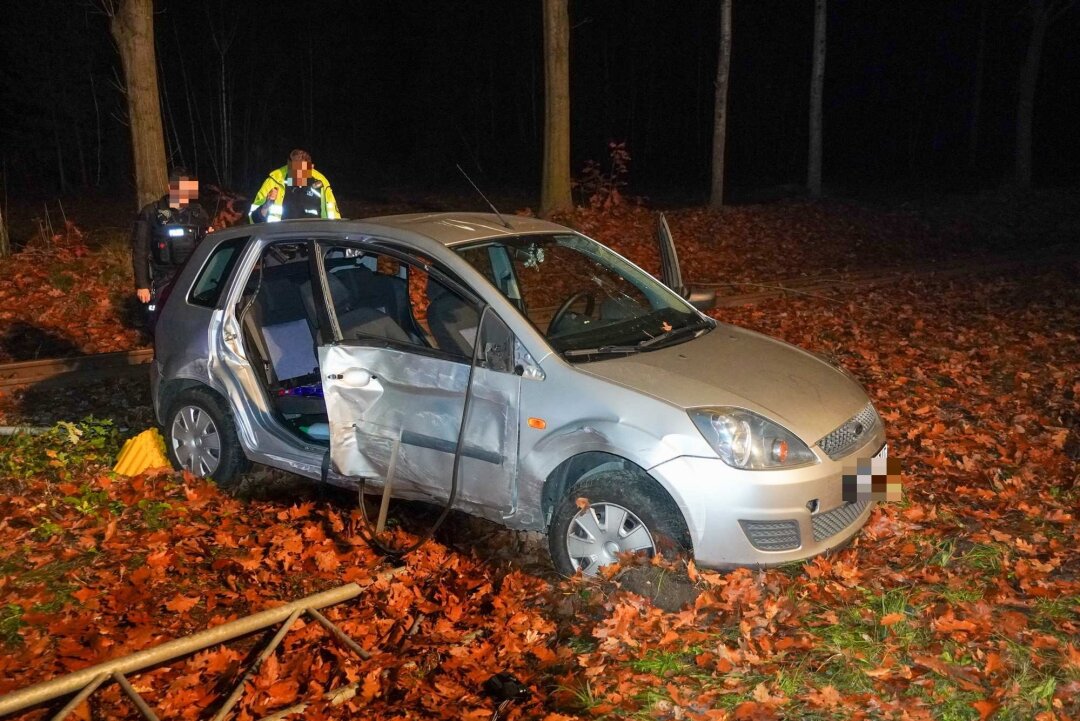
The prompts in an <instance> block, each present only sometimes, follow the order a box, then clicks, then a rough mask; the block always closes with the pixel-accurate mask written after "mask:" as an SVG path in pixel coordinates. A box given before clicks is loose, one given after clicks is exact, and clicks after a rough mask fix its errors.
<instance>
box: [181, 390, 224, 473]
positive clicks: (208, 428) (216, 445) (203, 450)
mask: <svg viewBox="0 0 1080 721" xmlns="http://www.w3.org/2000/svg"><path fill="white" fill-rule="evenodd" d="M169 436H170V438H169V440H170V442H171V443H172V449H173V453H175V454H176V459H177V460H178V461H180V465H181V467H183V468H185V469H187V470H189V471H191V472H192V473H194V474H195V475H196V476H200V477H202V478H206V477H207V476H209V475H210V474H212V473H213V472H214V471H216V470H217V467H218V464H219V463H221V436H220V435H218V429H217V426H215V425H214V420H213V419H212V418H211V417H210V414H209V413H207V412H206V411H204V410H203V409H202V408H199V407H198V406H184V407H183V408H181V409H180V412H179V413H177V414H176V417H175V418H173V423H172V429H171V432H170V433H169Z"/></svg>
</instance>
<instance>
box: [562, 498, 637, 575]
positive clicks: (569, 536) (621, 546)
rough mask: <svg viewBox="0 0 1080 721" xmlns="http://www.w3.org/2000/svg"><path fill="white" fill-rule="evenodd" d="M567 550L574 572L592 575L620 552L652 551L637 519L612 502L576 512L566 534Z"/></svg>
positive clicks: (594, 505)
mask: <svg viewBox="0 0 1080 721" xmlns="http://www.w3.org/2000/svg"><path fill="white" fill-rule="evenodd" d="M566 550H567V552H568V553H569V554H570V562H571V563H573V564H574V568H575V569H576V570H580V571H581V572H582V573H584V574H585V575H586V576H593V575H595V574H596V572H597V571H598V570H599V569H600V567H601V566H606V565H608V564H609V563H615V561H617V560H619V554H620V553H637V552H640V551H649V552H653V551H655V546H654V544H653V537H652V534H651V533H649V529H648V528H646V527H645V524H644V523H642V522H641V519H639V518H638V517H637V516H635V515H634V514H633V513H631V512H630V511H628V510H627V509H625V508H623V507H622V506H620V505H618V504H615V503H594V504H592V505H591V506H589V507H588V508H586V509H585V510H583V511H579V512H578V514H577V515H576V516H574V518H573V519H572V520H571V521H570V528H568V529H567V531H566Z"/></svg>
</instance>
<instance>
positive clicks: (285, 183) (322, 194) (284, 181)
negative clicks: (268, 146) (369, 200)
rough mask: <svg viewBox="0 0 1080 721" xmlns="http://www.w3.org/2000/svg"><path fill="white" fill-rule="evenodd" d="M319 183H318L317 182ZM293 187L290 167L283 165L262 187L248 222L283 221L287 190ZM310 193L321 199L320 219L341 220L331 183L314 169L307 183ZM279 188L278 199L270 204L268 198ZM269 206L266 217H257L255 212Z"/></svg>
mask: <svg viewBox="0 0 1080 721" xmlns="http://www.w3.org/2000/svg"><path fill="white" fill-rule="evenodd" d="M316 181H318V182H316ZM291 186H292V178H290V177H289V166H288V165H283V166H282V167H280V168H278V169H277V170H274V171H273V172H271V173H270V175H268V176H267V178H266V180H264V181H263V184H262V187H260V188H259V192H258V193H257V194H256V195H255V199H254V200H253V201H251V209H250V210H248V220H249V221H250V222H252V223H261V222H263V220H265V221H266V222H267V223H276V222H278V221H279V220H281V219H282V218H283V217H284V215H285V196H286V190H287V189H288V188H290V187H291ZM307 187H308V192H309V193H312V194H314V195H316V196H318V197H319V198H320V201H319V208H320V214H319V217H320V218H340V217H341V213H339V212H338V208H337V200H336V199H335V198H334V191H333V190H332V189H331V188H330V181H329V180H327V178H326V176H325V175H323V174H322V173H320V172H319V171H318V170H315V169H314V168H313V169H312V170H311V177H310V178H308V182H307ZM272 188H277V189H278V193H277V198H276V199H275V200H274V201H273V202H270V200H269V199H268V196H269V195H270V190H271V189H272ZM264 205H266V206H267V213H266V217H265V218H263V217H261V215H257V214H256V212H255V211H257V210H259V208H261V207H263V206H264Z"/></svg>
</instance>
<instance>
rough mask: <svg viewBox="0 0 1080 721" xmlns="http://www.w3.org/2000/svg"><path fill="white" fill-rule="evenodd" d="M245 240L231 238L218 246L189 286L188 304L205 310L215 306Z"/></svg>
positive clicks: (245, 242)
mask: <svg viewBox="0 0 1080 721" xmlns="http://www.w3.org/2000/svg"><path fill="white" fill-rule="evenodd" d="M247 241H248V239H247V238H233V239H232V240H226V241H225V242H223V243H222V244H221V245H219V246H218V247H217V248H216V249H215V250H214V252H213V253H211V254H210V257H209V258H207V259H206V264H205V265H204V266H203V268H202V270H201V271H199V275H198V277H197V278H195V282H194V283H193V284H192V285H191V293H190V294H189V295H188V302H190V303H192V304H193V305H201V306H203V307H206V308H214V307H216V306H217V303H218V300H219V299H220V298H221V291H223V290H224V289H225V283H226V282H227V281H228V280H229V276H230V275H231V274H232V270H233V267H234V266H235V265H236V261H237V260H239V258H240V250H241V249H242V248H243V247H244V245H245V244H247Z"/></svg>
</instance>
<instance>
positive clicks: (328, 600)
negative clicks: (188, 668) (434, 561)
mask: <svg viewBox="0 0 1080 721" xmlns="http://www.w3.org/2000/svg"><path fill="white" fill-rule="evenodd" d="M406 569H407V567H405V566H402V567H400V568H395V569H393V570H390V571H385V572H383V573H381V574H380V575H379V577H380V578H385V579H387V580H389V579H390V578H392V577H394V576H396V575H398V574H399V573H401V572H403V571H405V570H406ZM362 591H363V589H362V588H361V587H360V586H358V585H357V584H355V583H348V584H345V585H344V586H339V587H338V588H334V589H331V590H329V591H323V592H322V593H317V594H315V595H313V596H308V597H306V598H302V599H300V600H298V601H293V602H291V603H286V604H283V605H281V606H277V607H276V608H271V609H268V610H266V611H261V612H259V613H256V614H254V615H252V616H247V617H245V618H240V619H237V620H235V621H230V622H229V623H224V624H222V625H220V626H215V627H213V628H209V629H207V630H205V631H201V632H199V633H196V634H194V635H192V636H187V637H185V638H180V639H176V640H174V641H168V642H166V643H163V644H161V645H159V646H154V647H153V648H148V649H145V650H143V651H138V652H136V653H133V654H130V655H128V656H123V657H121V658H115V659H112V660H109V661H105V662H104V663H99V664H97V665H95V666H90V667H89V668H84V669H82V670H79V671H75V672H73V673H69V674H68V675H66V676H62V677H60V678H56V679H52V680H51V681H44V682H42V683H38V684H34V685H33V686H28V687H27V688H24V689H20V690H18V691H15V692H12V693H9V694H7V695H5V696H0V716H5V715H7V714H11V713H15V712H17V711H22V710H24V709H27V708H30V707H31V706H37V705H39V704H42V703H46V702H48V701H52V700H54V699H57V698H60V697H62V696H66V695H68V694H70V693H75V696H74V697H72V698H71V700H70V701H68V702H67V703H66V704H65V705H64V707H63V708H62V709H60V711H59V712H58V713H57V714H56V715H55V716H53V717H52V721H61V720H62V719H64V718H66V717H67V716H68V715H69V714H70V713H71V712H72V711H74V710H75V708H76V707H78V706H79V704H81V703H82V702H83V701H85V700H87V699H88V698H89V697H90V695H91V694H93V693H94V692H95V691H96V690H97V689H98V688H99V687H100V686H101V685H102V684H104V683H105V682H107V681H109V680H110V679H111V680H114V681H116V682H117V683H118V684H119V685H120V688H121V689H123V691H124V693H125V694H126V695H127V696H128V697H129V698H130V699H131V701H132V703H134V704H135V706H136V708H138V709H139V712H140V713H141V714H142V715H143V717H144V718H146V719H147V721H158V718H157V716H156V715H154V712H153V711H152V710H151V709H150V707H149V705H148V704H147V703H146V702H145V701H144V700H143V698H142V697H141V696H139V694H138V692H137V691H136V690H135V689H134V688H133V687H132V685H131V684H130V683H129V682H128V679H127V675H128V674H131V673H134V672H138V671H141V670H143V669H147V668H150V667H151V666H155V665H157V664H160V663H163V662H165V661H169V660H171V659H174V658H178V657H180V656H187V655H189V654H192V653H195V652H197V651H201V650H203V649H205V648H209V647H211V646H216V645H218V644H220V643H224V642H226V641H231V640H233V639H236V638H239V637H241V636H246V635H247V634H250V633H253V632H255V631H261V630H262V629H265V628H269V627H270V626H273V625H274V624H276V623H282V622H284V623H282V625H281V627H280V628H279V629H278V631H277V633H276V634H275V635H274V638H273V639H272V640H271V641H270V643H269V644H267V646H266V647H265V648H264V649H263V650H262V652H261V653H260V654H259V656H258V658H256V659H255V661H254V662H253V663H252V665H251V666H250V667H249V668H248V669H247V670H246V671H245V672H244V674H243V676H242V677H241V678H240V681H239V682H238V683H237V684H236V686H235V688H234V689H233V691H232V693H231V694H230V695H229V697H228V698H227V699H226V700H225V703H224V704H223V705H222V706H221V708H220V709H219V710H218V712H217V714H216V715H215V716H214V721H222V720H223V719H225V718H227V717H228V715H229V713H230V712H231V711H232V709H233V707H234V706H235V705H236V703H237V702H238V701H239V700H240V698H241V697H242V695H243V691H244V685H245V684H246V683H247V682H248V681H249V680H250V679H251V678H252V677H254V676H255V674H257V673H258V671H259V667H260V666H261V665H262V663H263V662H264V661H265V660H266V659H267V658H269V657H270V655H271V654H272V653H273V652H274V650H275V649H276V648H277V646H278V644H280V643H281V640H282V639H283V638H284V637H285V634H287V633H288V632H289V629H290V628H292V626H293V624H294V623H296V620H297V619H298V618H299V617H300V616H301V615H303V614H305V613H306V614H307V615H308V616H310V617H311V618H312V619H313V620H315V621H316V622H317V623H318V624H319V625H321V626H323V627H324V628H326V630H327V631H329V632H330V634H331V635H332V636H333V637H334V638H335V639H336V640H337V641H339V642H340V643H342V644H343V645H344V646H346V647H348V648H349V649H350V650H352V651H353V652H354V653H356V655H357V656H359V657H360V658H362V659H365V660H366V659H369V658H371V654H370V653H368V652H367V651H365V650H364V649H363V648H362V647H361V646H360V645H359V644H357V643H356V642H355V641H354V640H353V639H351V638H349V637H348V635H346V634H345V632H344V631H342V630H341V629H340V628H338V627H337V626H335V625H334V624H333V623H332V622H331V621H330V620H329V619H327V618H326V617H325V616H324V615H323V614H321V613H319V610H318V609H320V608H326V607H327V606H333V605H335V604H338V603H342V602H343V601H348V600H349V599H352V598H355V597H356V596H359V595H360V593H362ZM333 693H335V692H331V695H333Z"/></svg>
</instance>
